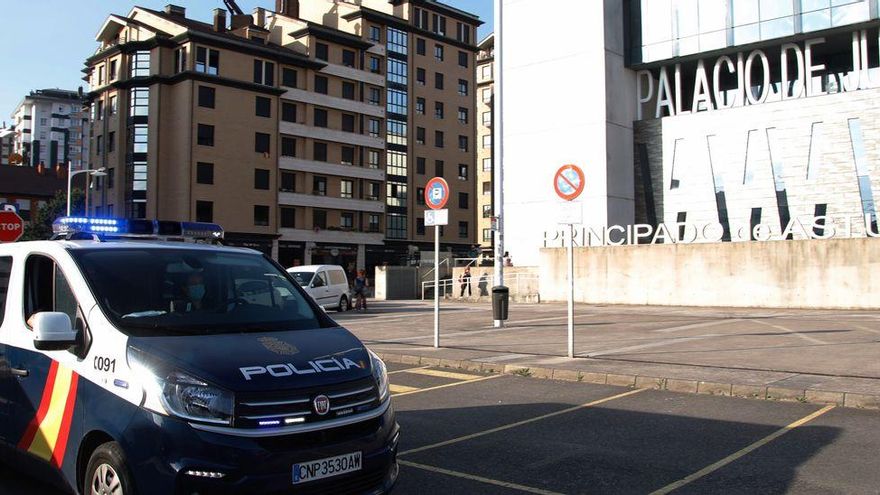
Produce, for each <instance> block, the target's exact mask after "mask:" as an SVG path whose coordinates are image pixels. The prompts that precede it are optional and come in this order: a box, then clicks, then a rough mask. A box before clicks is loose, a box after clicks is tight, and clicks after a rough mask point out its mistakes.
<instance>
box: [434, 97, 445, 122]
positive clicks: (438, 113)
mask: <svg viewBox="0 0 880 495" xmlns="http://www.w3.org/2000/svg"><path fill="white" fill-rule="evenodd" d="M434 118H435V119H442V118H443V102H442V101H437V102H434Z"/></svg>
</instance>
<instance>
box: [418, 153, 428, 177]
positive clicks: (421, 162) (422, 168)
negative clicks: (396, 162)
mask: <svg viewBox="0 0 880 495" xmlns="http://www.w3.org/2000/svg"><path fill="white" fill-rule="evenodd" d="M426 161H427V160H426V159H425V157H423V156H420V157H418V158H416V173H417V174H421V175H425V162H426Z"/></svg>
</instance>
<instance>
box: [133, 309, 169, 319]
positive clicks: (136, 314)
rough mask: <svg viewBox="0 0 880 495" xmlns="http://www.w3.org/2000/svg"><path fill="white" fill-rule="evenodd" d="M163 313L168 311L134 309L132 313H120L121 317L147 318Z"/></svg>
mask: <svg viewBox="0 0 880 495" xmlns="http://www.w3.org/2000/svg"><path fill="white" fill-rule="evenodd" d="M164 314H168V311H161V310H154V309H153V310H147V311H135V312H134V313H129V314H127V315H122V317H123V318H147V317H151V316H162V315H164Z"/></svg>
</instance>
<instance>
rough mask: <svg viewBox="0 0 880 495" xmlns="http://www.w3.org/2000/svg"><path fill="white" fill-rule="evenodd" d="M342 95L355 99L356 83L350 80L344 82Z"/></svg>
mask: <svg viewBox="0 0 880 495" xmlns="http://www.w3.org/2000/svg"><path fill="white" fill-rule="evenodd" d="M342 97H343V98H345V99H346V100H353V99H354V83H352V82H348V81H343V82H342Z"/></svg>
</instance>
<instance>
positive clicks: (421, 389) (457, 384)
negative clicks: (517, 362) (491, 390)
mask: <svg viewBox="0 0 880 495" xmlns="http://www.w3.org/2000/svg"><path fill="white" fill-rule="evenodd" d="M502 376H504V375H489V376H484V377H481V378H475V379H473V380H464V381H460V382H455V383H447V384H446V385H437V386H436V387H428V388H420V389H418V390H411V391H408V392H401V393H399V394H393V396H394V397H400V396H403V395H411V394H419V393H422V392H430V391H432V390H439V389H441V388H449V387H457V386H459V385H464V384H466V383H477V382H481V381H483V380H491V379H493V378H501V377H502Z"/></svg>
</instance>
